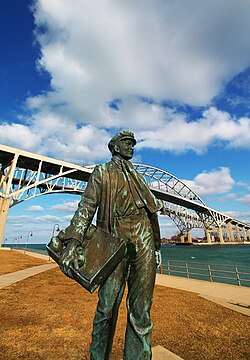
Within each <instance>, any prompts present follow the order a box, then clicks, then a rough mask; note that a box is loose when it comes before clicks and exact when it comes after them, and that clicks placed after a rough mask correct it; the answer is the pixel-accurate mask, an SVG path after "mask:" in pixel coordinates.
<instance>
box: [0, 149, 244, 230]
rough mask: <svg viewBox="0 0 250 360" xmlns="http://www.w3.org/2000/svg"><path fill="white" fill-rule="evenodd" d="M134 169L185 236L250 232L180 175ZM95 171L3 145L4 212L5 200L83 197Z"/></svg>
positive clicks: (0, 181)
mask: <svg viewBox="0 0 250 360" xmlns="http://www.w3.org/2000/svg"><path fill="white" fill-rule="evenodd" d="M134 167H135V169H136V170H137V171H138V172H139V173H140V174H141V175H142V176H143V177H144V178H145V180H146V182H147V183H148V184H149V186H150V188H151V190H152V192H153V193H154V194H155V195H156V196H157V197H158V198H159V199H160V200H162V202H163V209H162V211H161V214H163V215H167V216H169V217H170V218H171V219H172V220H173V222H174V223H175V224H176V226H177V227H178V229H179V230H180V232H181V233H186V232H189V231H190V230H191V229H193V228H205V229H210V230H212V229H215V228H221V227H225V226H226V224H227V223H231V224H233V225H235V226H236V225H237V226H239V227H241V228H244V231H245V229H246V230H249V228H250V227H249V225H248V224H244V223H242V222H240V221H238V220H235V219H233V218H231V217H230V216H228V215H226V214H223V213H220V212H218V211H216V210H213V209H211V208H209V207H207V205H206V204H205V203H204V202H203V201H202V199H201V198H200V197H199V196H198V195H197V194H196V193H195V192H194V191H193V190H192V189H191V188H189V187H188V186H187V185H186V184H185V183H184V182H183V181H181V180H180V179H178V178H177V177H176V176H174V175H172V174H170V173H168V172H166V171H164V170H161V169H158V168H155V167H152V166H149V165H142V164H134ZM93 168H94V166H93V165H92V166H84V167H83V166H80V165H75V164H71V163H67V162H64V161H60V160H57V159H53V158H49V157H45V156H41V155H37V154H33V153H28V152H25V151H23V150H20V149H15V148H10V147H7V146H3V145H0V200H1V209H3V208H4V205H3V204H4V202H5V201H8V206H10V207H11V206H14V205H16V204H18V203H20V202H22V201H26V200H28V199H31V198H34V197H37V196H40V195H45V194H53V193H58V192H66V193H73V194H81V193H83V192H84V190H85V188H86V184H87V181H88V179H89V176H90V174H91V172H92V171H93ZM1 211H2V210H1ZM3 211H4V210H3ZM0 235H1V234H0Z"/></svg>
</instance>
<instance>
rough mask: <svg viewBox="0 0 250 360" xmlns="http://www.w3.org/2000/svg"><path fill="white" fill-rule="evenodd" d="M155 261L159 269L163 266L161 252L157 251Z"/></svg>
mask: <svg viewBox="0 0 250 360" xmlns="http://www.w3.org/2000/svg"><path fill="white" fill-rule="evenodd" d="M155 261H156V267H157V269H159V267H160V266H161V250H155Z"/></svg>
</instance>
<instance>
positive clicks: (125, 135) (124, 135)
mask: <svg viewBox="0 0 250 360" xmlns="http://www.w3.org/2000/svg"><path fill="white" fill-rule="evenodd" d="M126 139H129V140H132V141H133V143H134V145H135V144H136V140H135V136H134V133H133V132H132V131H131V130H123V131H121V132H119V134H117V135H115V136H114V137H113V138H112V139H111V140H110V141H109V143H108V148H109V150H110V151H111V152H113V150H114V147H115V145H116V144H117V143H118V142H119V141H121V140H126Z"/></svg>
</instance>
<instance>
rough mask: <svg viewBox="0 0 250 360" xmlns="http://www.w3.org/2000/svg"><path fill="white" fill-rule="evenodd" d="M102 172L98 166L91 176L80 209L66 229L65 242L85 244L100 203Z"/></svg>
mask: <svg viewBox="0 0 250 360" xmlns="http://www.w3.org/2000/svg"><path fill="white" fill-rule="evenodd" d="M100 194H101V172H100V169H99V167H98V166H96V168H95V169H94V171H93V173H92V174H91V176H90V179H89V181H88V184H87V187H86V189H85V191H84V193H83V195H82V198H81V200H80V202H79V204H78V208H77V210H76V212H75V214H74V216H73V218H72V219H71V221H70V225H69V226H68V227H67V228H66V229H65V236H64V237H65V241H67V240H69V239H74V240H76V241H78V242H79V243H80V244H81V243H82V242H83V239H84V236H85V234H86V231H87V229H88V227H89V225H90V223H91V221H92V219H93V217H94V215H95V212H96V209H97V207H98V205H99V203H100Z"/></svg>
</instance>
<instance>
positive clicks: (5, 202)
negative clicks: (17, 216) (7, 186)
mask: <svg viewBox="0 0 250 360" xmlns="http://www.w3.org/2000/svg"><path fill="white" fill-rule="evenodd" d="M9 206H10V199H6V198H0V247H1V246H2V241H3V237H4V230H5V225H6V221H7V216H8V212H9Z"/></svg>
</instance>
